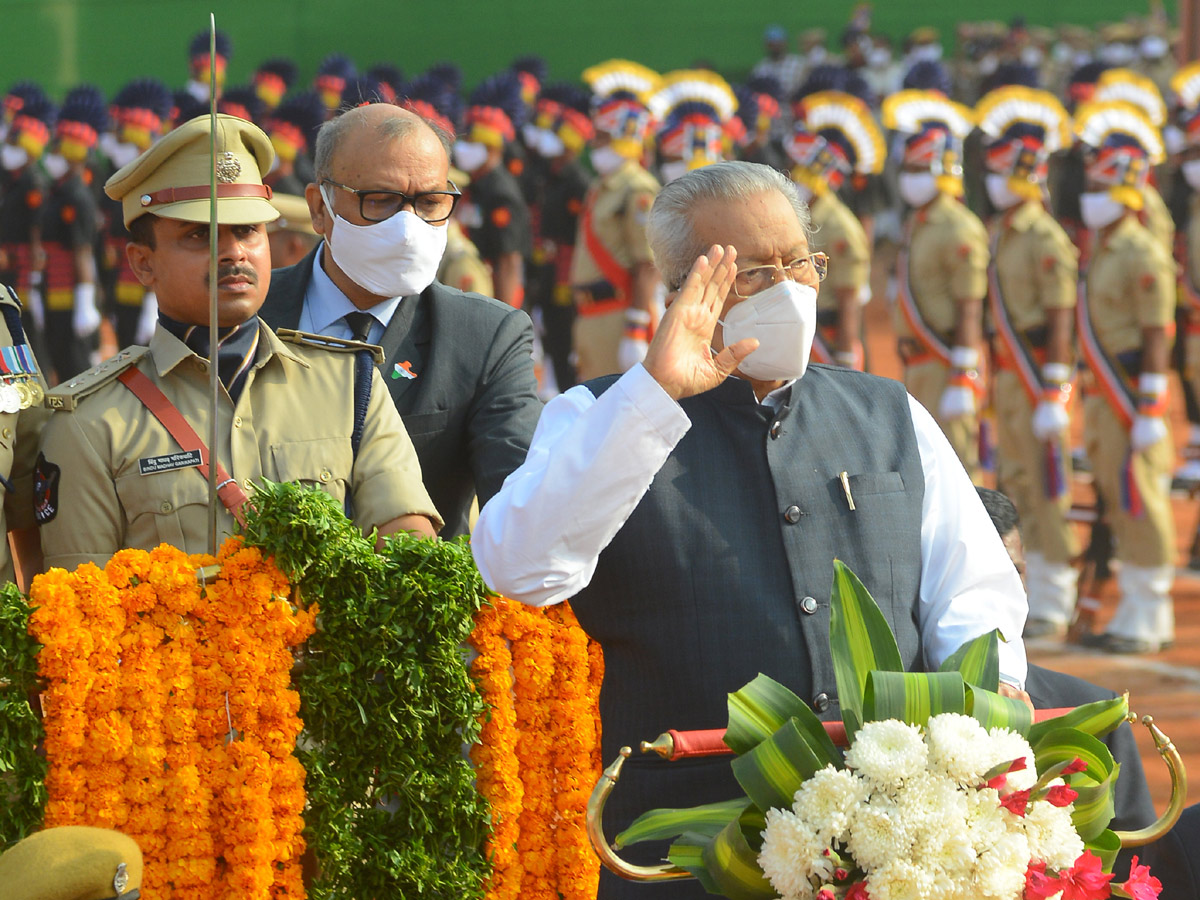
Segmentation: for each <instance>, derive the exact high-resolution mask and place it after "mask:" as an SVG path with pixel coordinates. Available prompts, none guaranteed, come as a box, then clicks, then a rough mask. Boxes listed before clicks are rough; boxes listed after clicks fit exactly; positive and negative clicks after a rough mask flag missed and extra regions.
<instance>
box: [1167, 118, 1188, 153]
mask: <svg viewBox="0 0 1200 900" xmlns="http://www.w3.org/2000/svg"><path fill="white" fill-rule="evenodd" d="M1162 139H1163V147H1165V148H1166V151H1167V156H1174V155H1175V154H1177V153H1182V152H1183V151H1184V149H1185V148H1186V147H1187V141H1186V139H1185V138H1184V136H1183V131H1182V130H1180V128H1179V126H1178V125H1168V126H1166V127H1165V128H1164V129H1163V130H1162Z"/></svg>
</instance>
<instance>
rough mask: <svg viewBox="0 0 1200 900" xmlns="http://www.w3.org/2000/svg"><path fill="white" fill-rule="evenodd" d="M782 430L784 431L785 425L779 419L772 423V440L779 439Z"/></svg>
mask: <svg viewBox="0 0 1200 900" xmlns="http://www.w3.org/2000/svg"><path fill="white" fill-rule="evenodd" d="M782 430H783V425H782V424H781V423H780V421H779V420H778V419H776V420H775V421H774V422H772V423H771V440H775V439H776V438H777V437H779V432H781V431H782Z"/></svg>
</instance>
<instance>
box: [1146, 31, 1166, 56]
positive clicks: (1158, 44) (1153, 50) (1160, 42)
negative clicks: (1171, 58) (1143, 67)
mask: <svg viewBox="0 0 1200 900" xmlns="http://www.w3.org/2000/svg"><path fill="white" fill-rule="evenodd" d="M1168 49H1170V48H1169V47H1168V45H1167V42H1166V40H1165V39H1164V38H1163V37H1162V36H1160V35H1157V34H1148V35H1146V36H1145V37H1144V38H1142V43H1141V45H1140V46H1139V47H1138V51H1139V52H1140V53H1141V54H1142V58H1143V59H1162V58H1163V57H1164V56H1166V55H1167V50H1168Z"/></svg>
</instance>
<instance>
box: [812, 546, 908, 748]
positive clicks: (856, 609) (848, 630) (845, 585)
mask: <svg viewBox="0 0 1200 900" xmlns="http://www.w3.org/2000/svg"><path fill="white" fill-rule="evenodd" d="M829 648H830V651H831V652H832V654H833V671H834V674H835V676H836V677H837V689H838V699H839V700H840V702H841V705H842V721H843V722H844V723H845V725H846V736H847V737H848V738H849V739H850V740H853V739H854V735H855V733H856V732H857V731H858V729H859V728H860V727H861V726H862V722H863V695H864V694H865V692H866V687H867V675H868V674H869V673H871V672H872V671H881V672H900V671H903V669H904V665H903V664H902V663H901V661H900V648H899V647H897V646H896V638H895V637H894V636H893V635H892V629H891V628H890V627H888V623H887V619H885V618H884V617H883V613H882V612H880V611H879V607H878V606H877V605H876V603H875V600H874V599H873V598H872V597H871V594H870V592H868V591H867V589H866V588H865V587H864V586H863V583H862V582H861V581H859V580H858V576H857V575H855V574H854V573H853V572H851V571H850V569H848V568H847V567H846V564H845V563H843V562H842V561H841V560H839V559H835V560H834V561H833V590H832V592H831V593H830V617H829Z"/></svg>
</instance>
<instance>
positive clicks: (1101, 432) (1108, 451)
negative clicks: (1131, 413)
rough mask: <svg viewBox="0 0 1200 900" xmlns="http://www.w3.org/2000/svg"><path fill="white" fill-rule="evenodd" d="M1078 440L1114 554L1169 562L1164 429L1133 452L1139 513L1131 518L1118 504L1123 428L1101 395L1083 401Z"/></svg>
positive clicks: (1136, 561) (1168, 457)
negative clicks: (1105, 516)
mask: <svg viewBox="0 0 1200 900" xmlns="http://www.w3.org/2000/svg"><path fill="white" fill-rule="evenodd" d="M1083 409H1084V416H1085V421H1086V427H1085V429H1084V444H1085V447H1086V449H1087V455H1088V459H1090V460H1091V462H1092V472H1093V474H1094V477H1095V479H1096V488H1097V489H1098V490H1099V491H1100V493H1101V495H1102V496H1103V497H1104V502H1105V505H1106V506H1107V508H1108V516H1109V521H1110V522H1111V523H1112V529H1113V537H1114V540H1115V542H1116V557H1117V559H1119V560H1121V561H1122V562H1126V563H1129V564H1131V565H1134V566H1143V567H1156V566H1170V565H1174V563H1175V519H1174V517H1173V516H1172V514H1171V497H1170V483H1171V468H1172V466H1173V465H1174V463H1175V446H1174V444H1173V443H1172V442H1171V436H1170V433H1168V435H1167V437H1165V438H1163V439H1162V440H1161V441H1159V442H1158V443H1157V444H1154V445H1153V446H1151V447H1147V448H1146V449H1145V450H1143V451H1141V452H1140V453H1136V454H1134V457H1133V467H1132V468H1133V480H1134V483H1135V484H1136V485H1137V489H1138V491H1139V493H1140V494H1141V497H1142V505H1143V507H1144V512H1143V513H1142V515H1141V516H1140V517H1139V518H1136V519H1135V518H1134V517H1133V516H1131V515H1130V514H1129V513H1128V512H1126V511H1125V510H1123V509H1122V508H1121V473H1122V470H1123V469H1124V467H1125V460H1126V457H1127V456H1128V454H1129V432H1128V431H1127V430H1126V429H1125V427H1124V426H1123V425H1122V424H1121V421H1120V419H1118V418H1117V415H1116V413H1114V412H1113V410H1112V407H1111V406H1110V405H1109V403H1108V401H1107V400H1105V399H1104V398H1103V397H1101V396H1091V397H1088V398H1087V400H1086V401H1085V402H1084V407H1083Z"/></svg>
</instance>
